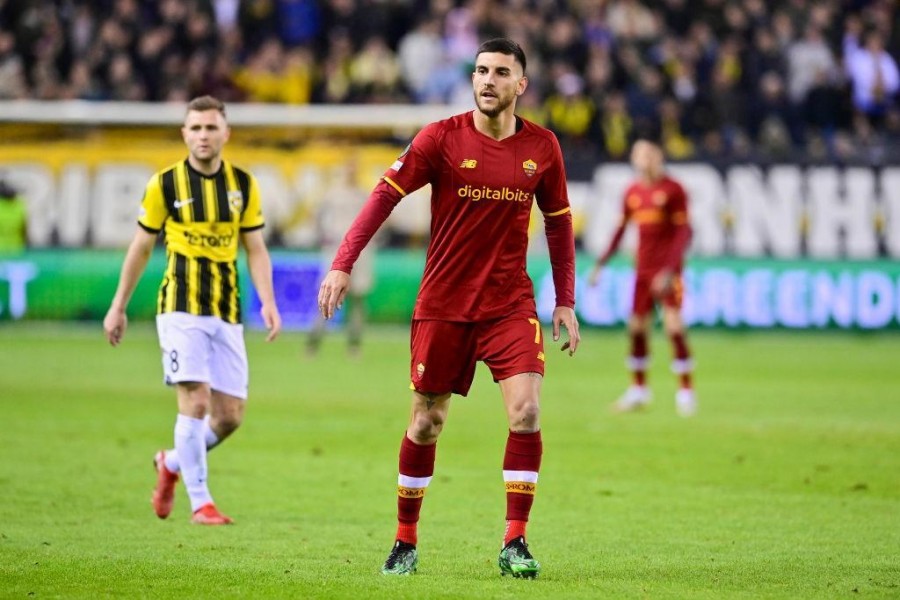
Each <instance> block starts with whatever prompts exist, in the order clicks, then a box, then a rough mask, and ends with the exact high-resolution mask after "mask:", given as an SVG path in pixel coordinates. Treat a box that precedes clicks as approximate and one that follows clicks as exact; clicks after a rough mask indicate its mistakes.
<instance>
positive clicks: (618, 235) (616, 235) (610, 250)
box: [597, 187, 631, 265]
mask: <svg viewBox="0 0 900 600" xmlns="http://www.w3.org/2000/svg"><path fill="white" fill-rule="evenodd" d="M629 195H631V187H629V188H628V189H627V190H625V195H624V196H623V197H622V217H621V218H620V219H619V225H618V227H616V230H615V231H614V232H613V236H612V239H611V240H609V246H607V248H606V252H604V253H603V255H602V256H601V257H600V258H598V259H597V264H599V265H605V264H606V263H608V262H609V259H611V258H612V257H613V256H615V254H616V252H618V251H619V244H621V243H622V236H624V235H625V227H627V226H628V220H629V219H630V218H631V208H629V206H628V196H629Z"/></svg>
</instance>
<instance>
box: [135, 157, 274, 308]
mask: <svg viewBox="0 0 900 600" xmlns="http://www.w3.org/2000/svg"><path fill="white" fill-rule="evenodd" d="M138 224H139V225H140V226H141V227H143V228H144V229H145V230H146V231H148V232H150V233H158V232H159V231H161V230H162V229H163V227H165V233H166V255H167V263H166V272H165V275H164V276H163V280H162V284H161V285H160V287H159V299H158V303H157V312H159V313H168V312H185V313H190V314H192V315H210V316H215V317H220V318H221V319H223V320H224V321H226V322H228V323H240V322H241V304H240V290H239V287H238V273H237V255H238V238H239V237H240V234H241V233H244V232H247V231H253V230H255V229H260V228H261V227H263V225H264V224H265V221H264V219H263V215H262V207H261V203H260V198H259V186H258V184H257V182H256V178H255V177H253V175H251V174H250V173H249V172H247V171H245V170H243V169H239V168H238V167H235V166H234V165H232V164H231V163H229V162H227V161H224V160H223V161H222V167H221V168H220V169H219V171H218V173H216V174H215V175H210V176H207V175H204V174H202V173H200V172H198V171H197V170H195V169H194V168H193V167H191V165H190V163H189V162H188V161H187V160H186V159H185V160H183V161H182V162H179V163H176V164H174V165H172V166H170V167H167V168H165V169H163V170H162V171H159V172H158V173H156V174H155V175H154V176H153V177H152V178H151V179H150V181H149V182H148V183H147V189H146V190H145V191H144V199H143V201H142V202H141V214H140V217H139V218H138Z"/></svg>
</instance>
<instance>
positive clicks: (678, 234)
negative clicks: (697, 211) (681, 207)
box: [664, 225, 691, 270]
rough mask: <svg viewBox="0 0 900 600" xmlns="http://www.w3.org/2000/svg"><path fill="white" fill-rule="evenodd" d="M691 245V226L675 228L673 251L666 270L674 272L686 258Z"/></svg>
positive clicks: (669, 256) (668, 258)
mask: <svg viewBox="0 0 900 600" xmlns="http://www.w3.org/2000/svg"><path fill="white" fill-rule="evenodd" d="M690 243H691V227H690V225H679V226H678V227H676V228H675V234H674V236H673V238H672V251H671V252H670V253H669V255H668V256H667V257H666V264H665V265H664V268H665V269H668V270H674V269H675V268H676V267H677V266H678V264H679V263H680V262H681V261H682V259H683V258H684V254H685V252H687V249H688V245H689V244H690Z"/></svg>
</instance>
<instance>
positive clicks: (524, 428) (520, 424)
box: [509, 399, 541, 433]
mask: <svg viewBox="0 0 900 600" xmlns="http://www.w3.org/2000/svg"><path fill="white" fill-rule="evenodd" d="M540 418H541V407H540V404H538V402H537V400H534V399H529V400H525V401H523V402H519V403H516V404H514V405H513V406H512V407H511V408H510V411H509V428H510V429H512V430H513V431H516V432H519V433H527V432H531V431H537V430H538V429H540V425H539V423H540Z"/></svg>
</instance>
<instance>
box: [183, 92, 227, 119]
mask: <svg viewBox="0 0 900 600" xmlns="http://www.w3.org/2000/svg"><path fill="white" fill-rule="evenodd" d="M192 110H196V111H198V112H203V111H205V110H217V111H219V112H220V113H222V116H223V117H224V116H225V103H224V102H222V101H221V100H219V99H218V98H216V97H214V96H197V97H196V98H194V99H193V100H191V101H190V102H188V105H187V112H191V111H192Z"/></svg>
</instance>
